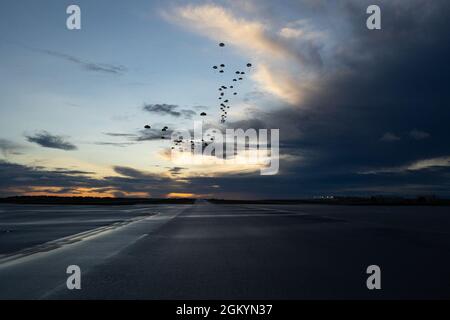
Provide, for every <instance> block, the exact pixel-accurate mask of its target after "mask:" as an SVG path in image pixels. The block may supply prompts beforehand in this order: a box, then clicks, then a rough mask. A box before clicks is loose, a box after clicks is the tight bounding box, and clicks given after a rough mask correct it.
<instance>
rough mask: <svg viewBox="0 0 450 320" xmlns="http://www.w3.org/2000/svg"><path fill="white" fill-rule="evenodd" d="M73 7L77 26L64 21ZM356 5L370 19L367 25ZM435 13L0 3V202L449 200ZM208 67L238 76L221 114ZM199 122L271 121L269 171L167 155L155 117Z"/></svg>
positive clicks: (392, 8)
mask: <svg viewBox="0 0 450 320" xmlns="http://www.w3.org/2000/svg"><path fill="white" fill-rule="evenodd" d="M71 4H77V5H78V6H79V7H80V8H81V30H68V29H67V27H66V19H67V17H68V15H67V14H66V8H67V7H68V6H69V5H71ZM371 4H377V5H378V6H379V7H380V8H381V21H382V22H381V30H369V29H368V28H367V27H366V19H367V18H368V16H369V15H368V14H367V13H366V9H367V7H368V6H369V5H371ZM449 13H450V3H448V1H439V0H437V1H432V2H431V1H425V0H409V1H399V0H389V1H381V0H379V1H366V0H343V1H325V0H317V1H312V0H295V1H294V0H292V1H291V0H283V1H269V0H248V1H237V0H224V1H170V0H169V1H151V0H131V1H113V0H96V1H83V0H79V1H63V0H41V1H25V0H20V1H12V0H4V1H2V2H1V4H0V196H13V195H56V196H58V195H59V196H107V197H182V196H189V197H199V198H209V197H215V198H228V199H235V198H239V199H241V198H248V199H250V198H251V199H268V198H272V199H274V198H277V199H281V198H303V197H316V196H329V195H335V196H339V195H349V196H350V195H351V196H370V195H394V196H417V195H437V196H440V197H449V196H450V144H449V143H448V139H449V138H450V126H449V125H448V119H450V111H449V102H450V90H449V89H448V88H449V83H450V79H449V74H450V73H449V71H450V70H449V69H450V67H449V66H450V64H449V63H448V57H449V56H450V44H449V41H448V39H449V38H450V37H449V36H450V21H449V20H448V14H449ZM220 42H223V43H225V47H220V46H219V45H218V44H219V43H220ZM249 62H251V63H252V67H251V68H246V67H245V66H246V64H247V63H249ZM220 63H224V64H226V68H225V70H226V71H227V72H231V70H233V71H234V70H235V69H237V70H244V69H245V70H246V71H247V73H246V75H245V80H244V81H242V82H241V83H240V84H239V95H238V96H236V97H233V101H232V108H231V109H230V110H229V112H228V117H227V121H226V122H225V123H224V124H221V123H219V119H220V113H219V110H218V103H217V101H218V100H217V96H218V91H217V88H218V86H219V84H221V83H223V79H224V78H223V77H224V76H223V75H221V74H219V73H218V72H217V71H215V70H214V69H212V66H214V65H218V64H220ZM229 70H230V71H229ZM226 76H228V75H226ZM228 77H229V76H228ZM201 112H205V113H206V114H207V116H206V117H201V116H200V113H201ZM198 120H203V122H204V125H205V127H208V128H211V127H215V128H218V129H220V130H225V129H227V128H242V129H248V128H254V129H279V130H280V155H279V161H280V169H279V172H278V174H276V175H271V176H262V175H260V169H261V166H262V165H254V164H248V163H231V161H230V162H229V163H228V161H225V162H224V163H222V164H217V163H215V162H213V161H212V162H211V163H206V164H205V163H203V164H191V163H188V162H186V163H183V162H181V164H180V162H179V161H174V159H173V157H170V151H171V143H170V141H168V140H167V139H166V140H162V139H161V137H160V136H161V128H163V127H164V126H167V127H168V128H169V132H170V131H171V130H174V129H187V130H191V129H192V128H193V122H194V121H198ZM147 124H149V125H151V127H152V128H151V129H144V125H147Z"/></svg>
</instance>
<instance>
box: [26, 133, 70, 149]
mask: <svg viewBox="0 0 450 320" xmlns="http://www.w3.org/2000/svg"><path fill="white" fill-rule="evenodd" d="M25 137H26V138H27V140H28V141H29V142H32V143H36V144H38V145H40V146H41V147H44V148H52V149H60V150H66V151H72V150H77V147H76V146H75V145H74V144H72V143H70V142H68V141H66V140H65V137H63V136H58V135H52V134H51V133H49V132H47V131H45V130H44V131H41V132H38V133H36V134H34V135H32V136H31V135H26V136H25Z"/></svg>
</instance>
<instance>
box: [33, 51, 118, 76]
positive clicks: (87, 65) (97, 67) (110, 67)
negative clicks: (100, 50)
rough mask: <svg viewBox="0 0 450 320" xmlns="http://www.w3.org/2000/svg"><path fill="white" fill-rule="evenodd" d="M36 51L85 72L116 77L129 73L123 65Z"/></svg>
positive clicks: (54, 52) (53, 52)
mask: <svg viewBox="0 0 450 320" xmlns="http://www.w3.org/2000/svg"><path fill="white" fill-rule="evenodd" d="M34 50H35V51H38V52H41V53H45V54H47V55H50V56H52V57H57V58H61V59H64V60H66V61H68V62H71V63H74V64H76V65H79V66H81V67H82V68H83V69H84V70H87V71H93V72H100V73H108V74H115V75H122V74H124V73H125V72H126V71H127V68H126V67H124V66H122V65H116V64H109V63H97V62H91V61H86V60H83V59H80V58H77V57H75V56H72V55H69V54H66V53H61V52H57V51H52V50H43V49H34Z"/></svg>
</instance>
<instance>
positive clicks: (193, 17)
mask: <svg viewBox="0 0 450 320" xmlns="http://www.w3.org/2000/svg"><path fill="white" fill-rule="evenodd" d="M164 17H166V19H168V20H169V21H172V22H174V23H177V24H179V25H182V26H183V27H188V28H190V29H191V30H193V31H194V32H197V33H199V34H201V35H204V36H206V37H208V38H210V39H211V40H213V41H214V42H216V43H217V42H218V41H219V40H218V39H220V41H223V42H225V43H226V44H227V46H228V45H230V46H232V47H234V48H237V49H238V51H239V52H240V53H241V54H242V55H244V56H245V57H246V58H247V59H249V61H252V62H253V63H254V65H255V67H257V68H258V70H257V73H256V74H254V75H253V76H252V79H254V80H255V81H256V82H257V83H258V84H259V86H260V88H261V89H262V90H264V91H266V92H268V93H270V94H272V95H274V96H276V97H277V98H279V99H281V100H282V101H285V102H287V103H289V104H291V105H297V104H299V103H300V102H301V98H302V96H303V92H302V91H303V90H304V89H308V88H310V87H312V86H313V83H314V81H315V79H314V76H313V74H312V73H307V72H305V71H307V70H308V69H310V68H320V67H321V66H322V64H323V61H322V57H321V54H320V52H319V50H320V45H318V44H316V42H318V41H320V40H322V39H321V36H322V35H323V34H324V32H318V31H316V30H314V27H313V26H312V25H309V24H308V25H307V26H306V22H305V21H303V23H300V22H299V21H294V22H293V23H291V24H288V26H286V27H285V28H282V29H281V30H276V29H275V28H274V27H273V26H272V25H270V24H269V23H268V22H270V21H260V20H257V19H255V18H253V19H252V20H250V19H246V18H243V17H239V16H238V15H237V14H235V13H234V12H232V11H231V10H230V9H227V8H225V7H222V6H219V5H213V4H207V5H197V6H194V5H188V6H180V7H177V8H175V9H174V10H172V11H171V12H165V13H164ZM289 26H291V27H289ZM294 27H295V28H297V29H294ZM294 34H295V38H296V41H295V45H294V44H293V43H292V41H291V40H292V39H291V38H292V36H294ZM319 35H320V36H319ZM255 62H256V63H255Z"/></svg>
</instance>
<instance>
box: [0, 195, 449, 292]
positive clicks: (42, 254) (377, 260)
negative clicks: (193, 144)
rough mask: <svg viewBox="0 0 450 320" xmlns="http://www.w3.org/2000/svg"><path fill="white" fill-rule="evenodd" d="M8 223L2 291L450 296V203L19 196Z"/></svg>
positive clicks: (4, 222) (1, 221) (6, 214)
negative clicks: (37, 199) (376, 270)
mask: <svg viewBox="0 0 450 320" xmlns="http://www.w3.org/2000/svg"><path fill="white" fill-rule="evenodd" d="M27 210H28V211H27ZM0 230H3V232H2V233H0V298H2V299H402V298H409V299H419V298H424V299H433V298H447V299H448V298H450V210H449V208H448V207H406V206H405V207H386V206H327V205H217V204H211V203H208V202H204V201H198V202H197V203H196V204H194V205H152V206H123V207H119V206H98V207H95V206H89V207H85V206H70V207H68V206H67V207H66V206H20V205H8V206H1V207H0ZM5 230H9V232H5ZM373 264H375V265H378V266H380V268H381V286H382V288H381V290H368V289H367V287H366V279H367V277H368V275H367V274H366V268H367V266H369V265H373ZM69 265H78V266H79V267H80V268H81V290H68V289H67V287H66V279H67V277H68V275H67V274H66V268H67V266H69Z"/></svg>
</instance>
